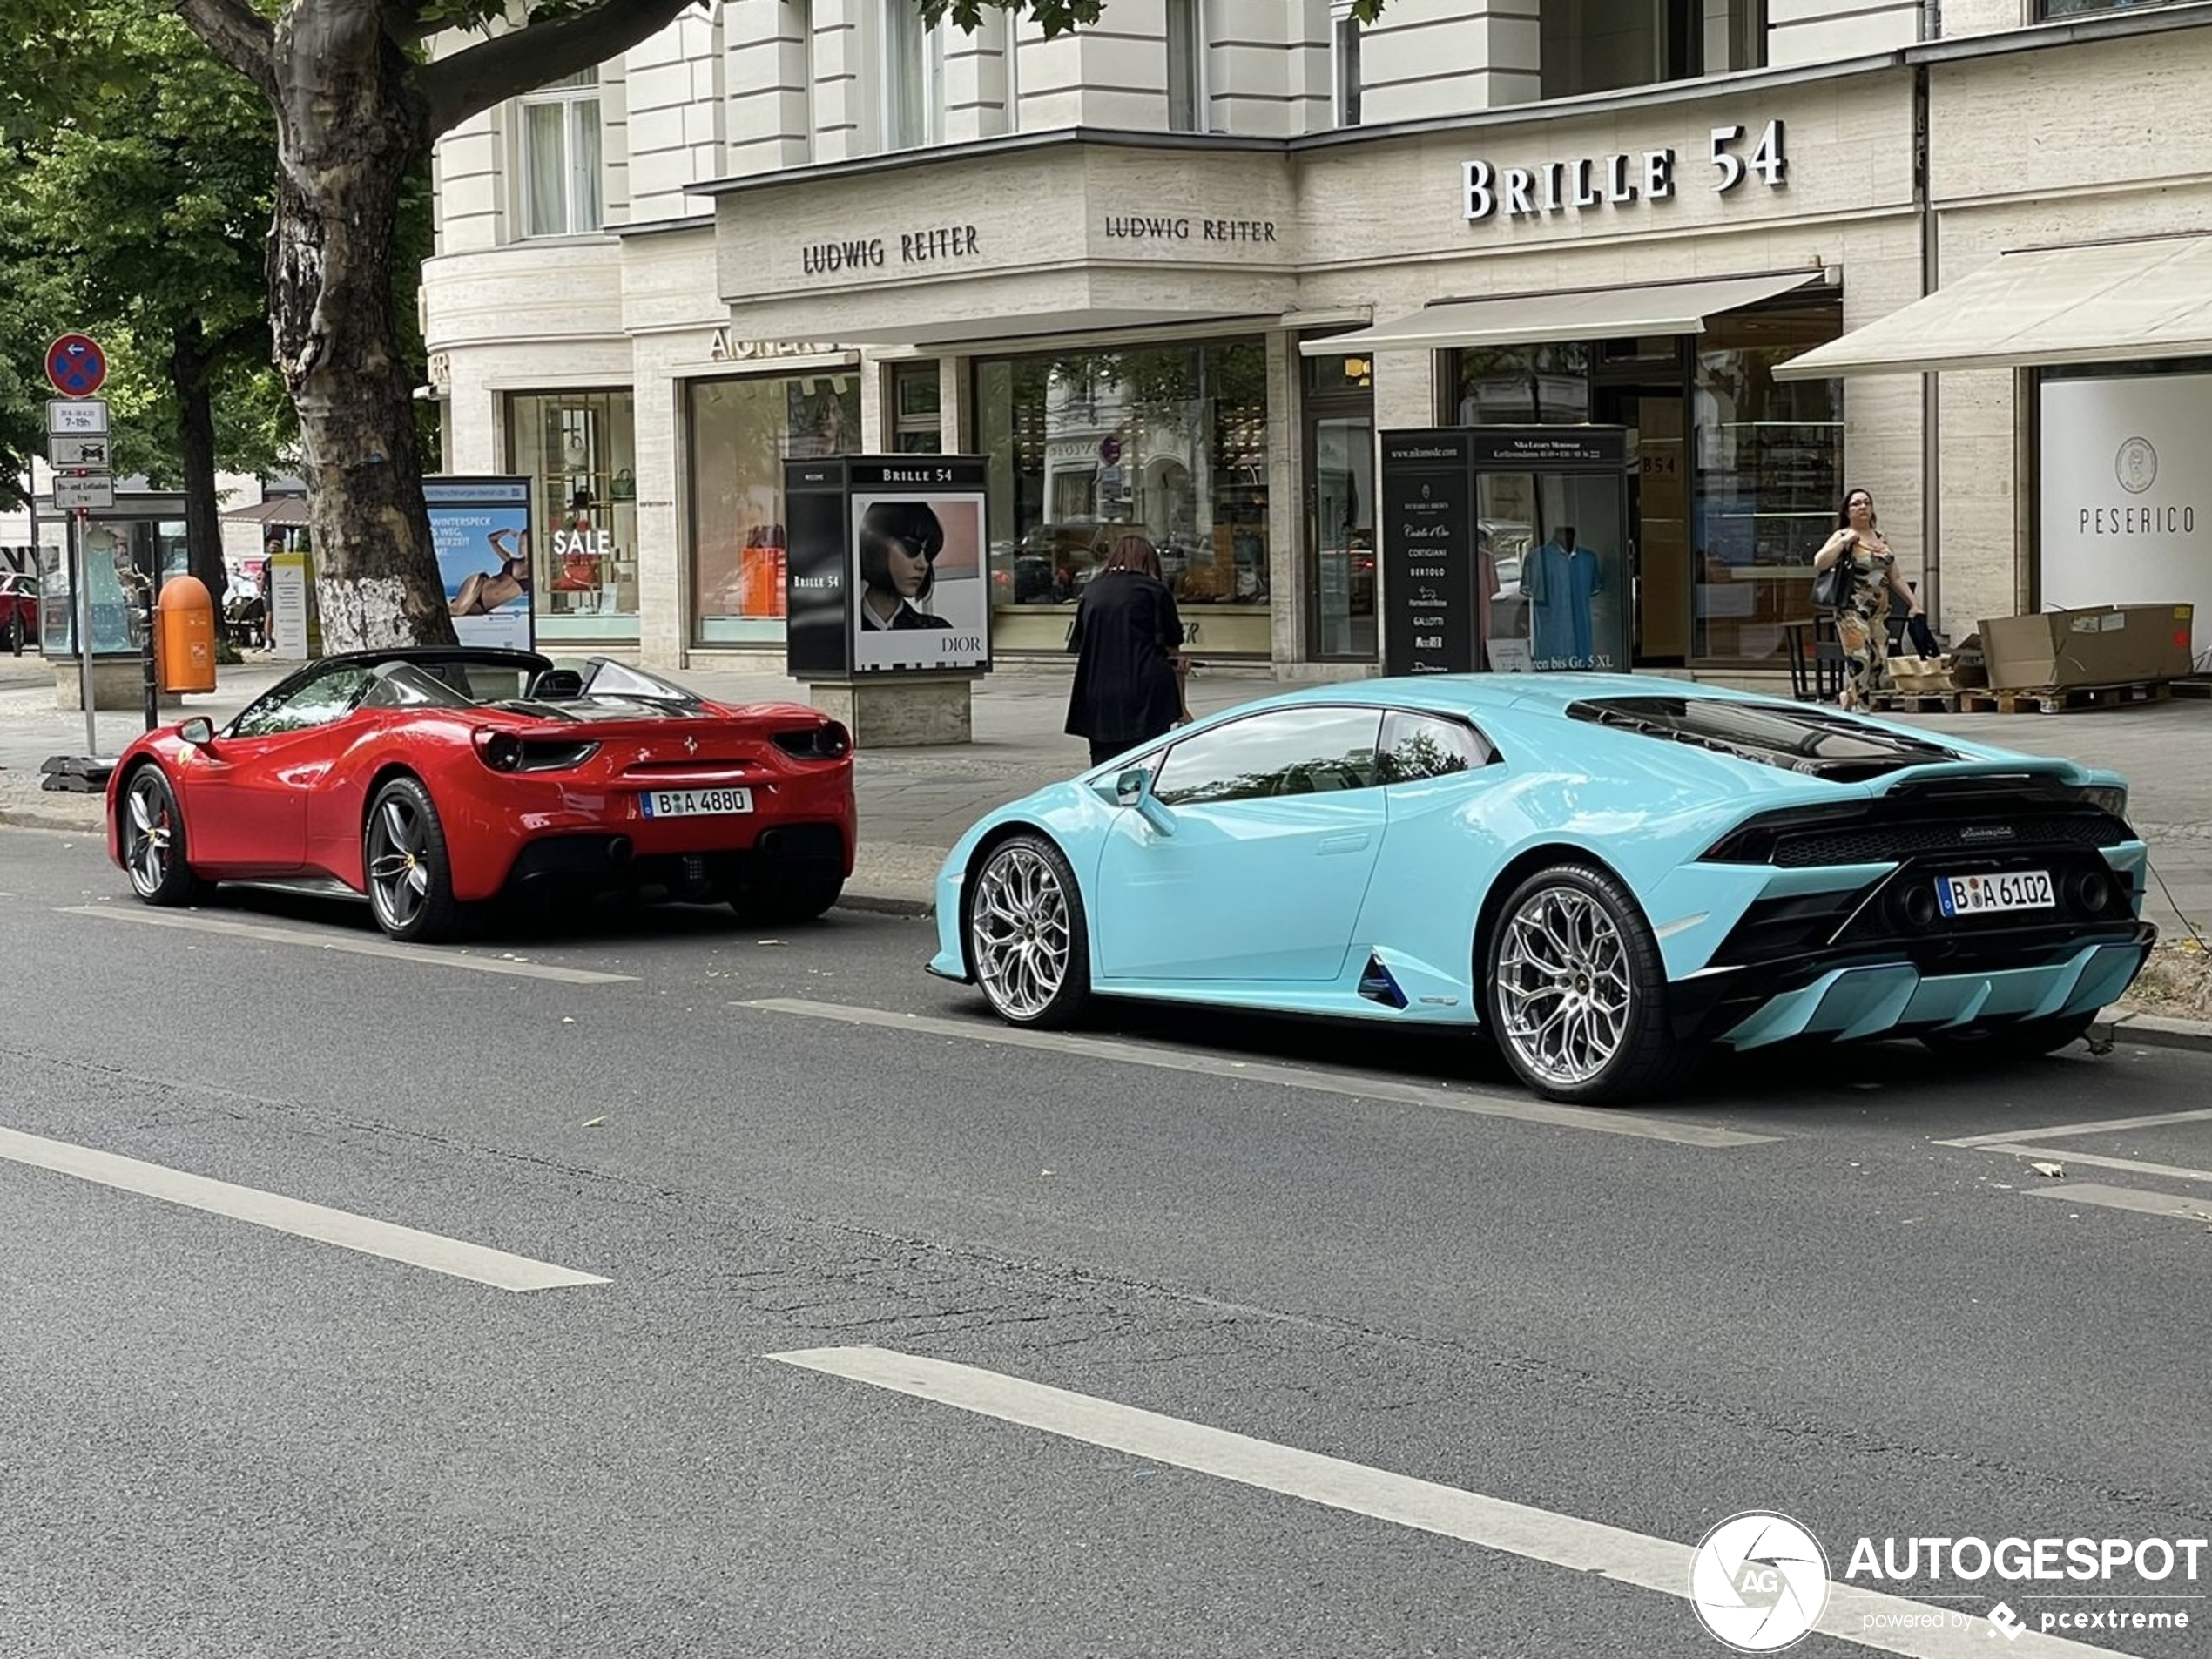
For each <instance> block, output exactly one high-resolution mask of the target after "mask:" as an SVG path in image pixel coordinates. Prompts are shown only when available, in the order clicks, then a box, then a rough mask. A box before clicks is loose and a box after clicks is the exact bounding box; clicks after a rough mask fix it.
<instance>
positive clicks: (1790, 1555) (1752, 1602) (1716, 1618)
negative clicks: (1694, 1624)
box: [1689, 1509, 1828, 1653]
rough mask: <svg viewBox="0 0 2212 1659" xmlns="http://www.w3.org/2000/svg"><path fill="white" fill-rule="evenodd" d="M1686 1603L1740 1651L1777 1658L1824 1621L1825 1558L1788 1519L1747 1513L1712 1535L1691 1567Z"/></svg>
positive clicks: (1812, 1539) (1734, 1517)
mask: <svg viewBox="0 0 2212 1659" xmlns="http://www.w3.org/2000/svg"><path fill="white" fill-rule="evenodd" d="M1689 1603H1690V1605H1691V1606H1692V1607H1694V1608H1696V1609H1697V1616H1698V1619H1699V1620H1700V1621H1701V1622H1703V1624H1704V1626H1705V1628H1706V1629H1708V1630H1710V1631H1711V1632H1712V1633H1713V1635H1716V1636H1717V1637H1719V1638H1720V1640H1721V1641H1723V1642H1726V1643H1727V1644H1728V1645H1729V1646H1730V1647H1731V1648H1733V1649H1736V1650H1737V1652H1738V1653H1778V1652H1780V1651H1781V1650H1782V1649H1784V1648H1786V1647H1789V1646H1790V1645H1791V1643H1793V1642H1797V1641H1798V1640H1800V1639H1801V1638H1802V1637H1803V1636H1804V1634H1805V1633H1806V1632H1807V1631H1808V1630H1811V1629H1812V1627H1813V1626H1814V1625H1816V1624H1817V1623H1818V1622H1820V1615H1821V1614H1822V1612H1823V1611H1824V1609H1825V1608H1827V1606H1828V1557H1827V1555H1826V1554H1825V1553H1824V1551H1823V1550H1822V1549H1821V1548H1820V1541H1819V1540H1818V1539H1817V1538H1815V1537H1814V1536H1813V1535H1812V1534H1811V1533H1810V1532H1807V1531H1806V1530H1805V1529H1804V1527H1800V1526H1799V1525H1798V1524H1797V1522H1796V1521H1792V1520H1791V1519H1790V1517H1789V1516H1787V1515H1776V1514H1767V1513H1766V1512H1765V1511H1764V1510H1756V1509H1755V1510H1750V1511H1748V1512H1747V1513H1745V1514H1740V1515H1730V1517H1729V1518H1728V1519H1727V1520H1726V1521H1723V1522H1721V1524H1720V1525H1719V1526H1717V1527H1714V1528H1713V1529H1712V1531H1710V1532H1709V1533H1707V1534H1705V1536H1704V1538H1703V1541H1701V1542H1700V1543H1699V1544H1698V1546H1697V1553H1696V1554H1695V1555H1693V1556H1692V1557H1691V1558H1690V1563H1689Z"/></svg>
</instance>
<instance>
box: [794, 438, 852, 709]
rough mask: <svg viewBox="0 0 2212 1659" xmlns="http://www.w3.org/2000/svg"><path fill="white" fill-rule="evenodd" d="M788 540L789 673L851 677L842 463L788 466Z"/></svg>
mask: <svg viewBox="0 0 2212 1659" xmlns="http://www.w3.org/2000/svg"><path fill="white" fill-rule="evenodd" d="M784 537H785V554H786V562H785V565H784V621H785V634H784V671H785V672H786V673H787V674H790V675H792V677H793V678H806V677H807V676H810V675H836V674H843V673H846V672H847V671H849V670H850V669H851V667H852V663H851V660H850V658H849V656H848V653H849V651H850V649H851V644H850V642H851V639H852V634H853V630H852V624H851V617H850V614H849V612H848V610H847V605H848V604H849V599H850V596H849V594H848V592H847V590H846V580H845V575H846V532H845V462H843V461H792V462H786V463H785V465H784Z"/></svg>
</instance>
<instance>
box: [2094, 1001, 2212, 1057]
mask: <svg viewBox="0 0 2212 1659" xmlns="http://www.w3.org/2000/svg"><path fill="white" fill-rule="evenodd" d="M2091 1029H2092V1030H2093V1031H2094V1032H2096V1033H2097V1034H2098V1035H2100V1036H2107V1037H2110V1038H2111V1039H2112V1040H2113V1041H2114V1042H2129V1043H2134V1044H2136V1045H2138V1046H2139V1047H2141V1048H2145V1049H2184V1050H2187V1051H2188V1052H2190V1053H2193V1054H2212V1021H2205V1020H2174V1019H2168V1017H2167V1016H2166V1015H2162V1014H2145V1013H2142V1012H2141V1011H2140V1010H2138V1009H2135V1008H2129V1007H2128V1005H2127V1004H2126V1003H2124V1002H2116V1003H2114V1005H2113V1011H2112V1018H2111V1019H2110V1020H2100V1021H2098V1022H2097V1023H2096V1024H2095V1025H2094V1026H2093V1027H2091Z"/></svg>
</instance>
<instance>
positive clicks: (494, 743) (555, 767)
mask: <svg viewBox="0 0 2212 1659" xmlns="http://www.w3.org/2000/svg"><path fill="white" fill-rule="evenodd" d="M598 752H599V745H597V743H591V742H579V741H577V739H575V738H518V737H516V735H515V734H514V733H513V732H478V733H476V758H477V759H480V760H482V762H483V763H484V765H487V766H489V767H490V768H491V769H492V770H493V771H494V772H566V771H568V770H569V769H570V767H573V766H580V765H583V763H584V762H585V761H587V760H589V759H591V757H592V756H593V755H595V754H597V753H598Z"/></svg>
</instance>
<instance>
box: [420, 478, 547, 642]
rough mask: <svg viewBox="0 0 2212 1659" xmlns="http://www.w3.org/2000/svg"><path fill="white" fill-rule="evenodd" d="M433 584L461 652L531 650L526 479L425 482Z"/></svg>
mask: <svg viewBox="0 0 2212 1659" xmlns="http://www.w3.org/2000/svg"><path fill="white" fill-rule="evenodd" d="M422 496H423V499H424V500H425V501H426V502H428V504H429V508H430V544H431V546H432V547H433V548H435V550H437V556H438V578H439V580H440V581H441V582H442V583H443V584H444V587H445V595H446V605H447V608H448V610H451V611H452V612H453V631H454V632H455V634H456V635H457V636H459V637H460V640H461V643H462V644H464V645H504V646H509V647H511V648H513V649H515V650H516V651H529V650H531V649H533V648H534V646H535V644H536V638H537V627H536V614H535V612H534V610H533V609H532V606H531V599H530V593H531V590H532V588H533V586H534V585H535V583H534V582H533V579H532V575H531V570H530V484H529V479H527V478H509V477H469V478H462V477H455V476H451V475H445V476H439V477H431V478H425V479H424V480H423V481H422Z"/></svg>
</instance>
